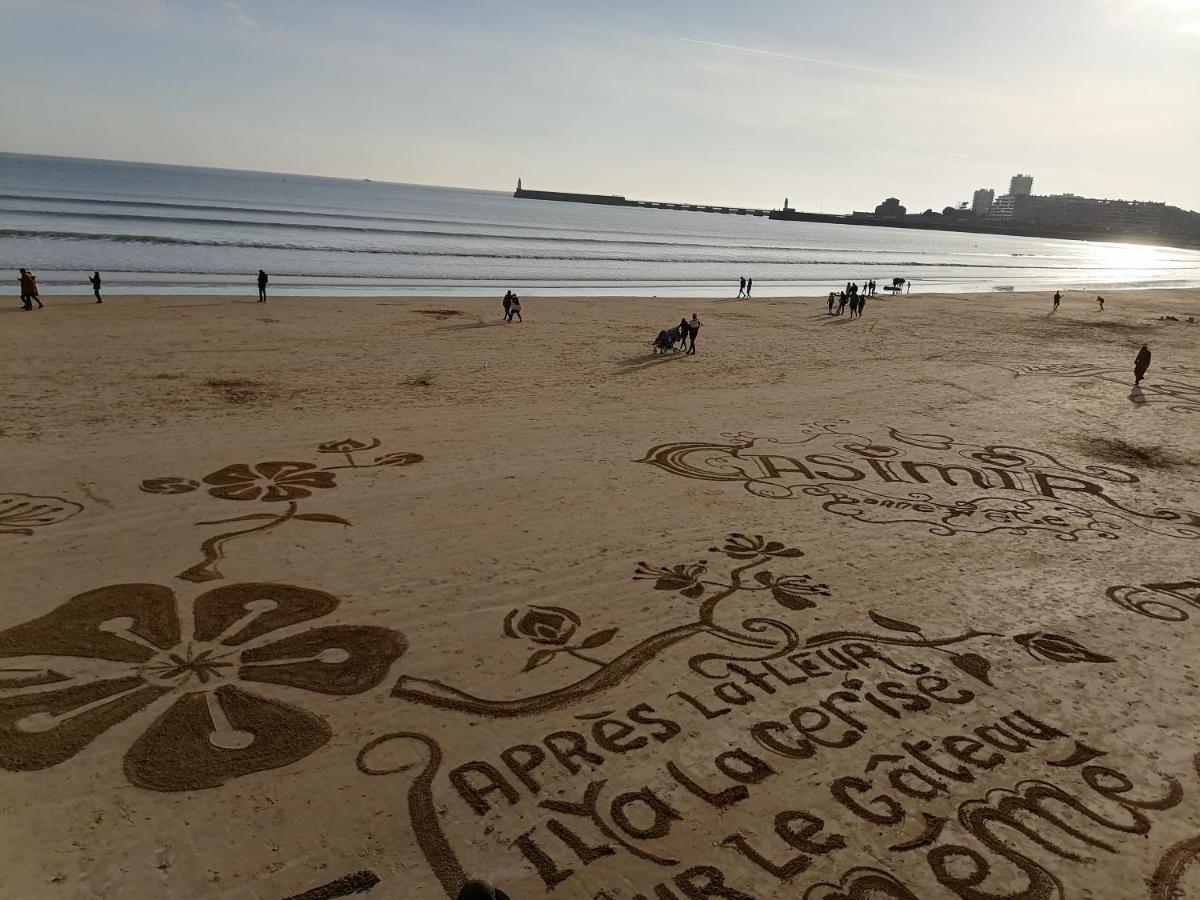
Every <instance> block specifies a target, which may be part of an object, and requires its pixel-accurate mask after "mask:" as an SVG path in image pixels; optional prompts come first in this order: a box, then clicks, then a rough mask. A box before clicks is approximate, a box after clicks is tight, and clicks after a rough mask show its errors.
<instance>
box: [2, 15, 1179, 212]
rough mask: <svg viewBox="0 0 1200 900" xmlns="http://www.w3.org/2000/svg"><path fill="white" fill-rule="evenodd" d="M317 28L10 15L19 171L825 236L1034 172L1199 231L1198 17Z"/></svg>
mask: <svg viewBox="0 0 1200 900" xmlns="http://www.w3.org/2000/svg"><path fill="white" fill-rule="evenodd" d="M304 6H305V9H304V10H303V15H297V14H296V6H295V5H292V4H287V5H285V4H281V3H278V2H274V0H257V2H253V3H251V2H234V0H224V2H217V0H213V2H211V3H193V4H187V5H181V4H171V3H166V2H159V0H104V2H100V3H87V4H85V3H82V2H78V0H48V2H42V3H32V2H28V0H0V10H3V12H4V14H5V16H6V21H8V22H9V23H10V24H11V25H12V27H13V29H14V31H15V32H17V33H20V34H22V35H23V36H24V39H23V40H22V41H20V42H17V43H16V44H15V45H14V47H13V48H12V49H11V51H10V52H9V53H8V54H6V55H5V58H4V59H3V60H0V73H2V74H3V77H4V80H5V83H6V84H8V85H10V86H11V87H12V89H11V90H9V91H6V92H5V93H4V96H3V97H0V113H2V114H3V115H4V116H5V118H6V119H7V120H9V121H19V122H21V123H22V126H21V128H20V129H18V130H17V131H16V133H15V134H12V135H10V136H9V138H8V140H7V141H6V142H5V143H4V145H3V148H2V149H4V150H9V151H14V152H18V153H37V154H48V155H62V156H77V157H89V158H107V159H123V160H132V161H142V162H156V163H165V164H182V165H197V166H210V167H216V168H234V169H249V170H257V171H282V172H288V173H296V174H307V175H325V176H333V177H348V178H370V179H373V180H378V181H393V182H402V183H416V184H437V185H451V186H462V187H476V188H491V189H503V188H504V187H505V186H507V185H509V184H512V182H513V181H514V180H515V176H516V175H521V176H524V177H525V179H526V183H527V184H529V185H534V184H536V185H539V186H544V187H546V188H547V189H551V190H568V191H570V190H579V191H591V192H597V193H608V192H612V193H624V194H627V195H629V196H639V197H651V198H656V199H658V198H661V199H663V200H672V201H680V202H706V203H721V204H729V205H735V204H736V205H742V206H762V207H771V206H777V205H778V204H779V202H780V199H781V198H782V196H784V195H787V196H789V197H790V198H791V200H792V205H793V206H796V207H797V208H800V209H810V210H814V211H818V210H823V211H825V212H830V211H845V212H849V211H851V210H854V209H871V208H873V207H874V206H875V205H876V204H877V203H879V201H880V200H881V199H883V198H885V197H889V196H899V197H901V198H902V200H903V201H904V203H905V205H907V206H908V208H909V209H910V210H914V211H920V210H924V209H933V210H941V209H942V208H943V207H944V206H947V205H957V204H958V203H960V202H962V201H964V200H968V201H969V200H970V199H971V196H972V191H973V190H974V189H976V188H979V187H992V188H995V189H996V193H997V195H1000V194H1001V193H1002V192H1003V186H1004V180H1005V179H1007V177H1008V176H1009V175H1010V174H1011V173H1012V172H1014V171H1016V170H1017V169H1018V168H1019V169H1020V170H1021V171H1033V172H1035V173H1036V174H1037V177H1038V180H1039V185H1040V186H1041V187H1042V188H1043V189H1045V190H1046V191H1047V192H1050V193H1075V194H1078V195H1080V196H1084V197H1107V198H1122V199H1128V200H1137V201H1162V202H1165V203H1167V204H1171V205H1177V206H1180V207H1183V208H1185V209H1191V210H1195V209H1200V185H1198V184H1197V183H1196V182H1195V180H1194V179H1192V178H1191V177H1190V174H1189V173H1190V168H1189V167H1190V160H1191V159H1194V158H1195V156H1196V154H1197V152H1200V125H1198V123H1197V121H1196V117H1195V116H1194V109H1195V108H1197V106H1198V105H1200V79H1198V78H1197V77H1196V75H1195V72H1196V70H1197V68H1196V66H1195V63H1196V61H1197V59H1196V58H1197V55H1198V54H1200V5H1198V4H1197V3H1195V2H1191V0H1187V2H1184V0H1139V2H1133V0H1125V2H1117V0H1111V2H1110V0H1093V2H1086V3H1084V2H1067V3H1063V4H1055V5H1054V6H1053V7H1052V8H1044V7H1045V5H1044V4H1043V5H1037V4H1032V3H1024V2H1018V3H1014V4H1008V5H1006V6H1005V7H1004V8H1003V9H991V8H988V7H984V6H983V5H979V6H975V5H962V4H957V5H954V4H945V3H940V2H929V3H926V4H923V5H922V7H920V8H919V9H918V11H917V12H916V13H915V14H914V13H912V12H910V11H907V10H897V9H893V8H891V7H889V6H888V5H886V4H883V3H877V2H873V0H864V2H862V3H859V4H857V7H858V8H857V10H856V12H857V13H858V15H857V16H847V15H845V10H844V9H843V8H842V7H841V6H840V5H837V4H828V3H822V2H817V3H812V4H806V6H805V7H804V8H803V9H802V10H796V9H794V8H792V7H791V6H790V5H785V4H781V3H775V2H762V3H750V4H744V5H742V6H741V7H739V8H738V9H737V10H735V11H733V10H728V9H726V8H723V7H721V6H719V5H717V4H708V3H700V4H687V5H686V6H685V5H681V4H674V3H667V4H663V5H661V6H660V7H658V8H656V9H654V10H641V9H635V8H633V7H622V6H618V7H617V8H616V9H615V10H614V9H606V10H605V12H604V14H603V15H601V14H599V13H596V12H589V11H588V10H587V9H572V10H569V11H567V10H562V9H556V8H555V6H554V5H553V4H548V3H539V2H526V3H517V4H510V5H508V6H507V7H506V8H504V9H496V8H493V7H489V6H487V5H485V4H481V3H474V2H468V3H462V4H457V5H455V6H454V7H453V8H452V9H440V10H431V9H421V8H410V7H403V6H402V7H397V6H395V5H393V4H383V3H376V2H362V3H357V4H353V6H354V7H355V8H356V14H355V15H347V14H345V13H344V12H342V13H340V14H339V13H336V12H333V11H330V10H327V9H325V10H323V9H321V8H320V7H318V6H315V5H313V6H312V7H311V8H310V7H309V5H307V4H305V5H304ZM863 22H868V23H870V24H869V26H868V27H867V28H864V27H863V26H862V23H863ZM51 47H53V48H54V50H55V52H54V54H53V55H48V54H47V53H46V52H45V50H46V49H47V48H51ZM1149 59H1153V61H1154V65H1153V66H1152V67H1148V66H1147V65H1146V60H1149ZM51 110H53V114H50V111H51Z"/></svg>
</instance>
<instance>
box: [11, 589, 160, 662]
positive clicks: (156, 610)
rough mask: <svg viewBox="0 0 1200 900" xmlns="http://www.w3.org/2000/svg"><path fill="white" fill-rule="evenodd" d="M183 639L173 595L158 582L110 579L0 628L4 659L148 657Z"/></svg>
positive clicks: (122, 659)
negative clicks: (111, 581)
mask: <svg viewBox="0 0 1200 900" xmlns="http://www.w3.org/2000/svg"><path fill="white" fill-rule="evenodd" d="M177 643H179V618H178V616H177V615H176V613H175V595H174V594H172V593H171V590H170V589H169V588H165V587H162V586H161V585H157V584H110V585H108V586H107V587H102V588H97V589H96V590H94V591H87V592H86V593H83V594H77V595H76V596H74V597H72V598H71V599H70V600H68V601H67V602H66V603H64V604H63V605H62V606H60V607H58V608H57V609H54V610H52V611H51V612H48V613H46V615H44V616H40V617H39V618H36V619H33V620H32V621H29V622H25V623H24V624H21V625H15V626H13V627H12V628H9V629H7V630H6V631H0V658H3V657H11V656H83V657H86V658H90V659H111V660H115V661H117V662H135V663H139V662H146V661H147V660H149V659H150V658H151V657H152V656H154V654H155V652H156V651H155V650H154V647H158V648H160V649H163V650H167V649H169V648H171V647H173V646H175V645H176V644H177Z"/></svg>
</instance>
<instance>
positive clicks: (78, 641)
mask: <svg viewBox="0 0 1200 900" xmlns="http://www.w3.org/2000/svg"><path fill="white" fill-rule="evenodd" d="M337 606H338V600H337V598H336V597H333V596H332V595H330V594H326V593H323V592H321V591H315V590H309V589H306V588H300V587H292V586H290V585H284V584H234V585H228V586H225V587H220V588H216V589H214V590H210V591H208V592H206V593H203V594H201V595H200V596H199V597H197V598H196V599H195V602H194V603H193V604H191V605H190V609H191V616H190V619H189V618H186V617H181V616H180V609H181V607H180V605H179V603H178V601H177V599H176V597H175V595H174V593H173V592H172V591H171V590H170V589H169V588H166V587H162V586H160V585H155V584H115V585H108V586H106V587H101V588H97V589H96V590H92V591H88V592H86V593H83V594H78V595H76V596H74V597H72V598H71V599H70V600H68V601H67V602H66V603H64V604H62V605H61V606H59V607H58V608H57V609H54V610H52V611H51V612H49V613H47V614H46V615H44V616H41V617H40V618H37V619H34V620H32V621H30V622H27V623H25V624H23V625H17V626H15V627H13V628H9V629H7V630H6V631H0V659H5V660H10V661H14V662H13V663H12V666H10V665H8V664H0V767H2V768H5V769H9V770H14V771H30V770H37V769H45V768H49V767H51V766H56V765H58V764H60V763H63V762H65V761H66V760H68V759H71V758H72V757H74V756H75V755H77V754H78V753H80V752H81V751H82V750H83V749H84V748H85V747H87V746H88V745H89V744H91V743H92V742H93V741H95V740H96V739H97V738H99V737H100V736H101V735H102V734H104V733H105V732H106V731H108V730H109V729H111V728H114V727H116V726H118V725H120V724H121V723H123V722H125V721H126V720H128V719H131V718H133V717H135V716H141V714H143V713H144V714H145V717H146V718H149V715H150V712H149V711H150V710H152V709H154V708H159V709H158V715H157V716H156V717H155V718H154V719H153V720H152V721H151V722H150V723H149V724H148V726H147V727H145V728H144V729H143V730H142V731H141V735H140V737H138V738H137V739H136V740H134V741H133V743H132V746H130V747H129V749H128V750H127V751H126V753H125V761H124V769H125V775H126V777H127V778H128V779H129V780H130V781H131V782H133V783H134V784H136V785H138V786H139V787H144V788H148V789H150V790H156V791H192V790H201V789H205V788H215V787H219V786H220V785H222V784H224V783H225V782H227V781H229V780H231V779H234V778H240V777H242V776H245V775H250V774H252V773H254V772H261V771H264V770H266V769H275V768H279V767H281V766H287V765H291V764H292V763H295V762H297V761H299V760H301V759H303V758H304V757H306V756H308V755H309V754H311V753H313V752H314V751H316V750H317V749H319V748H320V747H321V746H322V745H324V744H325V743H326V742H327V741H328V740H329V739H330V737H331V736H332V731H331V730H330V727H329V725H328V723H327V722H326V721H325V720H324V719H322V718H320V717H318V716H316V715H313V714H312V713H309V712H306V711H305V710H303V709H300V708H298V707H296V706H292V705H290V704H288V703H284V702H282V701H280V700H277V699H275V696H274V695H275V694H276V693H278V690H277V689H278V687H283V688H288V689H292V690H295V691H306V692H313V693H317V694H333V695H350V694H360V693H362V692H363V691H367V690H369V689H371V688H373V687H375V686H376V685H378V684H379V683H380V682H381V681H383V679H384V678H385V677H386V676H387V672H388V669H389V667H390V666H391V664H392V663H393V662H394V661H395V660H396V659H397V658H398V657H399V656H400V655H401V654H402V653H403V652H404V650H405V646H406V645H405V640H404V637H403V636H402V635H401V634H400V633H398V632H396V631H392V630H390V629H387V628H378V627H374V626H363V625H323V626H309V624H308V623H310V622H312V621H313V620H315V619H320V618H322V617H325V616H328V615H329V614H330V613H332V612H333V611H334V610H335V609H336V608H337ZM301 626H303V627H301ZM253 685H260V686H261V685H273V686H275V687H274V688H267V690H266V695H265V696H264V693H263V692H262V689H261V687H260V688H259V689H257V690H255V691H251V690H247V689H245V688H246V687H249V686H253ZM285 693H286V692H285ZM300 696H303V695H300ZM168 701H169V702H168ZM164 706H165V708H162V707H164ZM98 758H101V759H102V758H103V757H102V756H101V757H98Z"/></svg>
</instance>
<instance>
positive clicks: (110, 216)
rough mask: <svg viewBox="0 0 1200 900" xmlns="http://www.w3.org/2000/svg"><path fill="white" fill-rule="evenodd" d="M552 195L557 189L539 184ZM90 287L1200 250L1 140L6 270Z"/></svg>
mask: <svg viewBox="0 0 1200 900" xmlns="http://www.w3.org/2000/svg"><path fill="white" fill-rule="evenodd" d="M546 187H548V188H552V187H554V186H553V185H546ZM19 266H24V267H26V268H30V269H32V270H34V271H35V272H36V273H37V275H38V282H39V284H40V285H41V286H42V288H43V290H46V291H48V292H50V293H55V292H58V293H86V292H87V290H88V284H87V276H88V275H90V274H91V272H92V270H94V269H98V270H100V271H101V273H102V274H103V277H104V285H105V289H106V290H107V291H108V292H110V293H114V294H119V293H148V294H149V293H164V294H165V293H249V294H253V293H254V291H255V276H256V273H257V271H258V270H259V269H260V268H261V269H265V270H266V271H267V272H268V273H269V274H270V277H271V290H272V292H273V293H274V294H280V295H282V294H292V295H335V296H336V295H341V296H345V295H381V294H387V295H424V296H433V295H446V296H491V295H495V294H497V293H503V291H504V290H506V289H508V288H512V289H513V290H515V291H517V293H518V294H540V295H543V296H548V295H557V296H598V295H604V296H609V295H612V296H641V297H650V296H660V297H666V296H710V297H722V296H733V295H734V294H735V293H736V291H737V282H738V279H739V277H741V276H749V277H751V278H753V279H754V295H755V296H759V297H763V296H796V295H820V294H823V293H825V292H827V291H829V290H833V289H835V288H837V287H839V286H841V285H844V284H845V283H846V282H847V281H858V282H861V281H863V280H866V279H869V278H873V279H875V280H876V281H877V282H879V283H881V284H883V283H890V281H891V279H892V278H895V277H899V278H907V279H911V280H912V281H913V282H914V285H915V289H916V290H919V291H990V290H997V291H1005V290H1018V291H1019V290H1035V289H1037V290H1041V289H1045V290H1050V289H1063V290H1066V289H1086V290H1096V291H1102V290H1113V289H1120V288H1135V287H1138V288H1142V287H1194V286H1198V285H1200V252H1197V251H1192V250H1179V249H1173V248H1166V247H1152V246H1147V245H1136V244H1113V243H1099V242H1085V241H1063V240H1049V239H1043V238H1027V237H1013V236H1004V235H978V234H963V233H954V232H937V231H918V230H911V229H893V228H875V227H866V226H856V225H827V224H817V223H807V222H781V221H771V220H769V219H767V218H765V217H762V218H759V217H753V216H738V215H719V214H712V213H700V212H679V211H670V210H653V209H640V208H633V207H611V206H595V205H589V204H580V203H557V202H550V201H542V200H518V199H515V198H514V197H513V196H512V194H511V191H507V190H505V191H501V190H496V191H482V190H465V189H460V188H445V187H426V186H421V185H411V184H391V183H381V182H372V181H367V180H358V181H355V180H350V179H342V178H318V177H311V176H299V175H281V174H271V173H263V172H242V171H232V170H226V169H203V168H194V167H188V166H163V165H149V164H143V163H130V162H114V161H102V160H86V159H66V158H59V157H46V156H25V155H17V154H4V153H0V269H4V270H9V271H11V274H12V285H13V287H14V291H15V284H16V269H17V267H19Z"/></svg>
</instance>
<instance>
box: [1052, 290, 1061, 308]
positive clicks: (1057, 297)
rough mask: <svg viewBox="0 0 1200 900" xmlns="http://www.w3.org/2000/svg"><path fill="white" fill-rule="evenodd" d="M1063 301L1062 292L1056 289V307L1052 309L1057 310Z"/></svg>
mask: <svg viewBox="0 0 1200 900" xmlns="http://www.w3.org/2000/svg"><path fill="white" fill-rule="evenodd" d="M1061 302H1062V294H1060V293H1059V292H1058V291H1055V292H1054V307H1053V308H1052V309H1051V310H1050V311H1051V312H1056V311H1057V310H1058V304H1059V303H1061Z"/></svg>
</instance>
